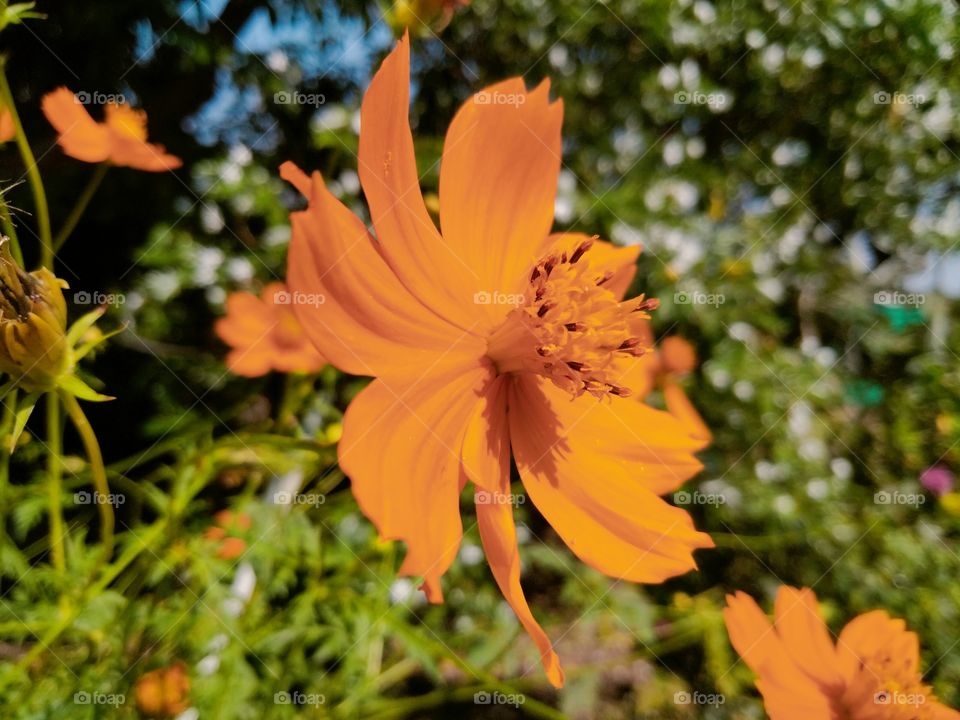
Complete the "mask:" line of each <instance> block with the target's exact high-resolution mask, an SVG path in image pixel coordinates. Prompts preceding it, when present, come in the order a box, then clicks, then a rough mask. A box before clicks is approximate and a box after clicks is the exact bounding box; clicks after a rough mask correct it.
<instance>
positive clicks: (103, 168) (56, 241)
mask: <svg viewBox="0 0 960 720" xmlns="http://www.w3.org/2000/svg"><path fill="white" fill-rule="evenodd" d="M109 169H110V166H109V165H108V164H107V163H100V164H99V165H97V169H96V170H94V171H93V175H91V176H90V180H89V181H88V182H87V186H86V187H85V188H84V189H83V192H81V193H80V196H79V197H78V198H77V202H76V203H74V206H73V209H72V210H71V211H70V214H69V215H68V216H67V221H66V222H65V223H64V224H63V227H62V228H60V230H58V231H57V234H56V235H54V237H53V252H54V253H58V252H60V248H62V247H63V244H64V243H65V242H66V241H67V238H69V237H70V233H72V232H73V231H74V229H76V227H77V223H78V222H80V218H81V217H83V213H84V211H85V210H86V209H87V205H89V204H90V200H92V199H93V196H94V195H95V194H96V192H97V188H99V187H100V183H101V182H103V178H104V176H106V174H107V170H109Z"/></svg>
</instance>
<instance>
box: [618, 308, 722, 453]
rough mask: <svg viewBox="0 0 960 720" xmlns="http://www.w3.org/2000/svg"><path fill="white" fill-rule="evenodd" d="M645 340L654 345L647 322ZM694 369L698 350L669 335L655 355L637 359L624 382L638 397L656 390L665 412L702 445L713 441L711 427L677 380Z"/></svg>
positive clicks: (649, 354) (685, 341) (660, 344)
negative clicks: (700, 441)
mask: <svg viewBox="0 0 960 720" xmlns="http://www.w3.org/2000/svg"><path fill="white" fill-rule="evenodd" d="M642 337H643V338H644V341H645V342H647V343H649V344H651V345H652V344H653V333H652V331H651V330H650V327H649V323H648V324H647V327H646V328H644V331H643V333H642ZM696 367H697V351H696V350H694V348H693V345H691V344H690V343H689V342H688V341H687V340H684V339H683V338H682V337H679V336H676V335H671V336H670V337H666V338H664V339H663V340H661V341H660V343H659V345H658V346H657V348H656V350H655V351H654V352H649V353H647V354H646V355H644V356H643V357H642V358H640V359H639V360H638V361H637V363H636V364H635V366H634V368H632V370H631V373H630V376H629V377H628V379H627V380H626V382H627V384H628V385H630V387H631V388H633V389H634V390H635V391H636V394H637V395H638V396H639V397H645V396H646V395H647V394H648V393H650V392H652V391H653V390H654V389H655V388H659V389H660V391H661V392H662V393H663V399H664V402H665V403H666V406H667V410H668V411H669V412H670V414H671V415H673V416H674V417H675V418H677V420H679V421H680V422H682V423H683V424H684V426H685V427H686V428H687V431H688V432H689V433H690V435H691V436H692V437H695V438H698V439H700V440H702V441H703V443H704V445H707V444H709V443H710V442H711V441H712V440H713V435H712V433H711V432H710V428H708V427H707V425H706V423H705V422H704V421H703V419H702V418H701V417H700V413H699V412H697V409H696V408H695V407H694V406H693V403H691V402H690V399H689V398H688V397H687V395H686V393H685V392H684V391H683V388H682V387H681V385H680V381H681V380H682V379H683V378H684V377H685V376H686V375H689V374H690V373H691V372H693V371H694V370H695V369H696Z"/></svg>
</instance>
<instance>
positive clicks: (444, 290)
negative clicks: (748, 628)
mask: <svg viewBox="0 0 960 720" xmlns="http://www.w3.org/2000/svg"><path fill="white" fill-rule="evenodd" d="M409 90H410V43H409V36H408V35H405V36H404V38H403V39H402V40H401V41H400V43H399V44H398V45H397V47H396V48H395V49H394V50H393V51H392V52H391V53H390V55H389V56H388V57H387V58H386V60H384V62H383V65H382V66H381V67H380V69H379V71H378V72H377V74H376V75H375V77H374V79H373V81H372V83H371V85H370V87H369V89H368V90H367V92H366V95H365V96H364V99H363V103H362V107H361V131H360V143H359V155H358V158H359V162H358V171H359V175H360V182H361V184H362V186H363V190H364V193H365V195H366V199H367V203H368V205H369V208H370V216H371V218H372V222H373V230H374V232H375V233H376V239H374V237H373V236H372V235H371V234H370V232H369V231H368V229H367V227H366V225H365V224H364V222H363V221H362V220H361V219H360V218H358V217H357V216H356V215H354V214H353V213H352V212H351V211H350V209H349V208H347V207H346V206H345V205H344V204H343V203H341V202H340V201H339V200H338V199H337V198H336V197H335V196H334V195H333V194H332V193H331V192H330V191H329V190H328V189H327V187H326V186H325V185H324V182H323V179H322V178H321V177H320V175H319V173H314V174H313V175H312V177H308V176H307V175H306V174H305V173H304V172H302V171H301V170H300V169H299V168H297V167H296V166H294V165H293V164H292V163H284V165H283V166H282V167H281V175H282V176H283V177H284V178H286V179H287V180H289V181H290V182H291V183H292V184H294V185H295V186H296V187H297V188H298V189H299V190H300V192H301V193H303V195H304V196H306V198H307V199H308V201H309V204H308V207H307V209H306V210H304V211H302V212H296V213H293V214H292V215H291V224H292V226H293V236H292V239H291V243H290V255H289V260H288V277H289V283H290V287H291V289H292V290H294V291H296V292H300V293H320V294H322V295H323V297H324V298H325V299H326V302H325V303H324V304H322V305H305V304H301V305H297V306H296V307H295V310H296V312H297V315H298V317H299V318H300V320H301V322H302V323H303V326H304V329H305V330H306V332H307V334H308V335H309V336H310V338H311V340H313V342H314V345H315V346H316V347H318V348H321V349H322V350H323V353H324V355H325V356H326V357H327V358H329V359H330V362H331V363H332V364H333V365H335V366H336V367H338V368H340V369H341V370H343V371H344V372H347V373H351V374H354V375H369V376H374V377H375V378H376V379H374V380H373V381H372V382H371V383H370V384H369V385H368V386H367V387H366V388H364V390H363V391H361V392H360V394H359V395H357V396H356V397H355V398H354V400H353V401H352V402H351V404H350V406H349V408H348V409H347V412H346V415H345V417H344V421H343V437H342V438H341V440H340V443H339V446H338V457H339V461H340V466H341V467H342V468H343V470H344V472H345V473H346V474H347V475H348V476H349V477H350V480H351V488H352V491H353V494H354V496H355V497H356V499H357V502H358V504H359V505H360V507H361V509H362V510H363V512H364V513H365V514H366V515H367V516H368V517H369V518H370V519H371V520H372V521H373V522H374V523H375V524H376V526H377V529H378V530H379V532H380V535H381V537H382V538H384V539H390V540H402V541H403V542H405V543H406V546H407V553H406V556H405V557H404V561H403V565H402V566H401V568H400V573H401V574H402V575H411V576H416V577H421V578H423V588H424V591H425V592H426V594H427V597H428V599H429V600H430V601H431V602H442V601H443V591H442V588H441V582H440V580H441V577H442V576H443V574H444V573H445V572H446V571H447V569H448V568H449V567H450V565H451V563H452V562H453V560H454V559H455V558H456V556H457V551H458V547H459V544H460V541H461V536H462V523H461V519H460V494H461V492H462V490H463V489H464V488H465V487H466V485H467V484H468V483H469V482H472V483H473V484H474V488H475V494H474V503H475V506H476V513H477V522H478V525H479V530H480V538H481V541H482V543H483V547H484V551H485V552H486V556H487V560H488V562H489V564H490V568H491V570H492V572H493V576H494V579H495V580H496V582H497V584H498V585H499V587H500V589H501V591H502V592H503V594H504V597H505V598H506V600H507V602H509V603H510V605H511V606H512V607H513V609H514V611H515V612H516V614H517V616H518V618H519V620H520V622H521V624H522V625H523V627H524V628H525V629H526V631H527V632H528V633H529V634H530V636H531V637H532V639H533V641H534V642H535V643H536V645H537V647H538V649H539V651H540V657H541V661H542V663H543V666H544V669H545V671H546V674H547V677H548V679H549V680H550V682H551V683H552V684H553V685H555V686H557V687H560V686H562V685H563V683H564V673H563V670H562V669H561V667H560V660H559V657H558V656H557V654H556V652H555V651H554V649H553V646H552V644H551V642H550V639H549V638H548V637H547V635H546V633H545V632H544V631H543V629H542V628H541V627H540V625H539V624H538V623H537V621H536V619H535V618H534V616H533V613H532V611H531V610H530V607H529V606H528V604H527V601H526V598H525V597H524V594H523V589H522V588H521V584H520V578H521V567H520V552H519V548H518V546H517V534H516V528H515V524H514V518H513V508H512V504H511V499H512V498H513V497H514V496H513V495H512V494H511V486H510V468H511V457H512V458H513V459H514V460H515V462H516V466H517V469H518V470H519V473H520V477H521V479H522V481H523V488H524V491H525V492H526V493H527V494H528V495H529V497H530V499H531V500H532V501H533V504H534V505H536V506H537V508H538V510H539V511H540V512H541V513H542V515H543V516H544V517H545V518H546V520H547V521H548V522H549V523H550V525H551V526H552V527H553V528H554V529H555V530H556V532H557V534H558V535H559V536H560V537H561V538H562V539H563V540H564V541H565V542H566V543H567V545H568V546H569V547H570V549H571V550H572V551H573V552H574V553H575V554H576V555H577V556H578V557H579V558H580V559H581V560H583V561H584V562H585V563H587V564H588V565H590V566H591V567H593V568H596V569H597V570H599V571H600V572H603V573H605V574H607V575H609V576H611V577H615V578H618V579H624V580H629V581H632V582H653V583H655V582H662V581H664V580H666V579H667V578H670V577H673V576H675V575H679V574H682V573H685V572H687V571H689V570H692V569H694V568H695V567H696V563H695V561H694V558H693V552H694V550H696V549H697V548H706V547H712V545H713V542H712V541H711V539H710V537H709V536H708V535H706V534H705V533H702V532H698V531H697V529H696V528H695V527H694V525H693V520H692V519H691V517H690V516H689V515H688V514H687V513H686V512H685V511H684V510H683V509H681V508H677V507H673V506H670V505H668V504H667V503H665V502H664V501H663V500H662V499H661V497H659V496H661V495H663V494H666V493H668V492H673V491H674V490H676V489H677V488H678V487H679V486H681V485H682V484H683V483H684V482H685V481H686V480H687V479H689V478H690V477H692V476H693V475H694V474H695V473H697V472H698V471H699V470H700V469H701V468H702V465H701V464H700V463H699V462H698V461H697V459H696V458H695V457H694V455H693V453H694V452H695V451H696V450H697V449H699V448H701V447H702V446H703V442H702V440H699V439H697V438H695V437H692V436H691V435H690V433H689V432H688V430H687V428H686V427H685V426H684V425H683V424H682V423H681V422H679V421H678V420H677V419H676V418H674V417H673V416H672V415H670V414H669V413H666V412H662V411H659V410H656V409H654V408H651V407H649V406H647V405H645V404H643V402H641V401H640V400H639V399H637V398H634V397H630V396H631V388H630V387H629V386H627V385H625V384H624V378H625V377H627V376H628V375H629V373H630V370H631V368H632V366H633V365H634V364H635V363H636V362H638V360H640V359H641V358H642V356H643V354H644V353H645V352H646V350H647V345H646V344H645V343H644V342H643V339H642V337H641V336H640V333H641V332H642V328H643V326H644V324H645V323H646V321H647V319H648V318H649V315H648V314H647V311H649V310H652V309H653V308H655V307H656V306H657V302H656V301H655V300H648V299H646V298H645V297H644V296H642V295H641V296H639V297H634V298H631V299H624V294H625V292H626V290H627V287H628V285H629V282H630V279H631V278H632V276H633V274H634V273H635V268H634V263H635V261H636V258H637V254H638V252H639V250H638V249H637V248H617V247H614V246H613V245H611V244H610V243H606V242H603V241H600V240H599V239H597V238H592V237H587V236H584V235H579V234H574V233H566V234H556V233H552V232H551V226H552V223H553V216H554V203H555V198H556V190H557V182H558V178H559V172H560V155H561V133H560V129H561V125H562V122H563V104H562V101H560V100H557V101H551V100H550V87H549V83H548V82H546V81H545V82H543V83H542V84H541V85H540V86H538V87H537V88H536V89H534V90H527V88H526V86H525V85H524V82H523V80H522V79H521V78H519V77H515V78H512V79H509V80H506V81H503V82H501V83H498V84H496V85H493V86H490V87H488V88H486V89H484V90H483V91H481V92H478V93H476V94H475V95H474V96H473V97H472V98H471V99H470V100H468V101H467V102H466V103H465V104H464V105H463V106H462V107H461V108H460V110H459V111H458V112H457V114H456V115H455V116H454V118H453V121H452V123H451V125H450V127H449V129H448V131H447V136H446V141H445V143H444V147H443V156H442V161H441V166H440V193H439V196H440V208H439V210H440V212H439V215H440V229H439V230H438V228H437V227H436V225H434V222H433V220H432V219H431V217H430V215H429V213H428V211H427V208H426V205H425V204H424V200H423V196H422V194H421V190H420V187H419V182H418V180H419V176H418V174H417V165H416V158H415V154H414V145H413V138H412V135H411V131H410V124H409V119H408V112H409Z"/></svg>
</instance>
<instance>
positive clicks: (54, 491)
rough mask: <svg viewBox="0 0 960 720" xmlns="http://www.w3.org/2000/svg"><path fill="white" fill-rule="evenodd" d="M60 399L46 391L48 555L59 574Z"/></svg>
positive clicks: (62, 563) (62, 567) (62, 557)
mask: <svg viewBox="0 0 960 720" xmlns="http://www.w3.org/2000/svg"><path fill="white" fill-rule="evenodd" d="M60 433H61V423H60V399H59V398H58V397H57V393H56V392H48V393H47V500H48V502H49V505H50V506H49V508H48V509H47V512H48V513H49V516H50V557H51V558H52V560H53V567H54V568H55V569H56V571H57V573H58V574H59V575H60V576H61V579H62V578H63V576H64V575H65V574H66V570H67V562H66V552H65V551H64V537H63V536H64V524H63V507H62V506H61V504H60V501H61V498H60V493H61V490H62V488H61V485H62V481H63V477H62V468H61V459H60V455H61V452H62V446H61V437H60Z"/></svg>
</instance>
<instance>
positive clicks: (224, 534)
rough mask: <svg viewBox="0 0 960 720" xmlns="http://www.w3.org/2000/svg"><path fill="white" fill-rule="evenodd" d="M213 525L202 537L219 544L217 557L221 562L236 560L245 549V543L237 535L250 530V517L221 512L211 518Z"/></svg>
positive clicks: (228, 511)
mask: <svg viewBox="0 0 960 720" xmlns="http://www.w3.org/2000/svg"><path fill="white" fill-rule="evenodd" d="M213 520H214V523H215V524H214V525H211V526H210V527H208V528H207V529H206V530H205V531H204V533H203V537H205V538H206V539H207V540H212V541H215V542H218V543H219V546H218V547H217V557H219V558H221V559H223V560H236V559H237V558H238V557H240V556H241V555H243V553H244V552H245V551H246V549H247V541H246V540H244V539H243V538H242V537H239V535H241V534H243V533H245V532H246V531H247V530H249V529H250V525H251V520H250V516H249V515H246V514H244V513H235V512H232V511H230V510H221V511H220V512H218V513H217V514H216V515H214V516H213Z"/></svg>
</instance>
